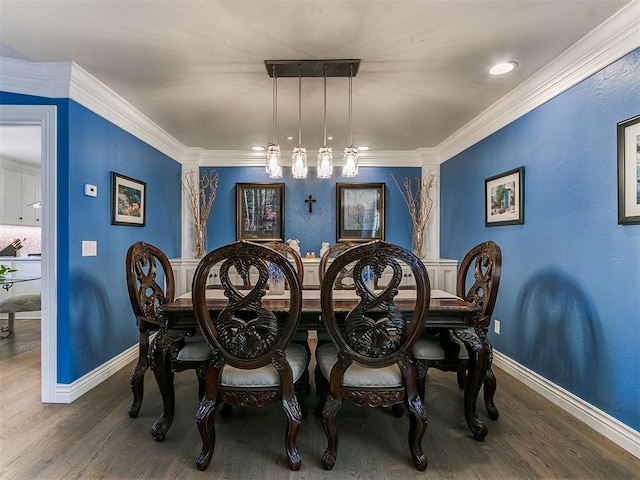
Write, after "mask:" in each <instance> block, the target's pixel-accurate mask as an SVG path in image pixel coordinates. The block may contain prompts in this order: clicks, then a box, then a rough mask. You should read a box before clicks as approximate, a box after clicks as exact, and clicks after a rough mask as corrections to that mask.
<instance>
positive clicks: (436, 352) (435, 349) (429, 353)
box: [411, 334, 469, 360]
mask: <svg viewBox="0 0 640 480" xmlns="http://www.w3.org/2000/svg"><path fill="white" fill-rule="evenodd" d="M451 340H453V341H454V342H455V343H457V344H458V345H459V346H460V352H459V353H458V358H460V359H468V358H469V354H468V353H467V348H466V347H465V346H464V343H462V342H461V341H460V340H458V338H456V336H455V335H453V334H452V335H451ZM411 353H412V355H413V357H414V358H417V359H418V360H444V350H443V348H442V347H441V346H440V339H439V338H438V336H437V335H423V336H422V337H420V338H418V340H416V343H414V344H413V350H412V352H411Z"/></svg>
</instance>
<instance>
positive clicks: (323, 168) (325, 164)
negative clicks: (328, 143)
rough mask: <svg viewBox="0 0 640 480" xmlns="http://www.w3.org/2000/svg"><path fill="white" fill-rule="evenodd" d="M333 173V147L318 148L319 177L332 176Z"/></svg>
mask: <svg viewBox="0 0 640 480" xmlns="http://www.w3.org/2000/svg"><path fill="white" fill-rule="evenodd" d="M332 174H333V155H332V154H331V147H322V148H321V149H320V150H318V178H331V175H332Z"/></svg>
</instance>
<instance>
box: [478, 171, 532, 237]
mask: <svg viewBox="0 0 640 480" xmlns="http://www.w3.org/2000/svg"><path fill="white" fill-rule="evenodd" d="M484 203H485V209H484V224H485V226H486V227H496V226H499V225H520V224H523V223H524V167H519V168H515V169H513V170H509V171H508V172H504V173H500V174H498V175H494V176H493V177H489V178H487V179H485V181H484Z"/></svg>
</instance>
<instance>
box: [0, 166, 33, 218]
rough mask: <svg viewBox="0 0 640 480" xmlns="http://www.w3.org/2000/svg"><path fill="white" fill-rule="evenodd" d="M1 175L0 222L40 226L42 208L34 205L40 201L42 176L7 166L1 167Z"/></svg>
mask: <svg viewBox="0 0 640 480" xmlns="http://www.w3.org/2000/svg"><path fill="white" fill-rule="evenodd" d="M0 176H1V177H2V179H1V181H2V193H1V194H0V202H1V207H2V208H1V213H2V216H1V217H0V223H3V224H5V225H21V226H33V227H39V226H40V209H39V208H33V206H32V205H33V204H34V203H36V202H39V201H40V176H39V175H37V174H35V173H30V172H27V171H21V170H19V169H17V168H13V167H6V166H5V167H2V168H1V169H0Z"/></svg>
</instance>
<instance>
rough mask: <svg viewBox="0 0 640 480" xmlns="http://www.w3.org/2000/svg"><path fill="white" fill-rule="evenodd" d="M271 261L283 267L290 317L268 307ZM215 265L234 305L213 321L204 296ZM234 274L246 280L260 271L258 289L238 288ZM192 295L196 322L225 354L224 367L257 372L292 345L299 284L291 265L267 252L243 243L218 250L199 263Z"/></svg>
mask: <svg viewBox="0 0 640 480" xmlns="http://www.w3.org/2000/svg"><path fill="white" fill-rule="evenodd" d="M267 262H268V263H272V264H275V265H276V266H277V267H278V268H280V270H281V271H282V272H283V274H284V277H285V280H286V281H287V282H288V284H289V290H288V298H289V304H288V307H287V308H288V312H287V313H286V314H284V312H273V311H271V310H270V309H269V308H267V307H266V306H265V305H264V303H263V296H264V295H265V294H266V287H267V282H268V280H269V267H268V263H267ZM214 265H219V266H220V283H221V285H222V288H223V290H224V291H225V296H227V297H228V298H229V301H228V304H227V306H226V307H225V308H224V309H223V310H222V311H221V312H219V313H218V314H217V315H215V317H213V318H212V317H211V313H210V312H209V310H208V308H207V303H206V296H205V292H206V281H207V277H208V274H209V271H210V270H211V268H212V267H213V266H214ZM232 271H235V272H236V274H237V275H240V276H241V277H242V279H245V280H246V279H247V278H248V276H249V275H250V272H251V271H254V272H255V271H257V279H256V281H255V285H253V286H252V287H251V289H250V290H242V289H239V288H237V287H236V286H234V284H233V282H232V280H231V278H230V274H231V272H232ZM192 296H193V306H194V310H195V314H196V318H197V320H198V324H199V325H200V328H201V329H202V332H203V334H204V336H205V337H206V339H207V341H208V342H209V344H210V345H211V346H212V347H213V348H214V350H215V351H218V352H220V354H221V355H222V360H223V361H224V363H227V364H229V365H232V366H234V367H237V368H258V367H261V366H264V365H266V364H268V363H270V362H271V359H272V357H273V356H274V355H275V354H276V352H277V351H282V350H284V348H285V347H286V346H287V345H288V344H289V342H290V340H291V338H292V336H293V334H294V333H295V330H296V328H297V325H298V321H299V319H300V312H301V308H302V293H301V287H300V281H299V280H298V277H297V274H296V271H295V270H294V268H293V266H292V265H291V263H290V262H289V261H288V260H287V259H286V258H285V257H284V256H282V255H281V254H279V253H277V252H275V251H274V250H272V249H270V248H268V247H264V246H262V245H259V244H255V243H251V242H243V241H241V242H236V243H233V244H230V245H226V246H224V247H221V248H218V249H216V250H214V251H212V252H210V253H208V254H207V255H206V256H205V257H204V258H203V259H202V260H201V261H200V263H199V265H198V268H197V269H196V272H195V276H194V281H193V291H192ZM276 313H279V314H276Z"/></svg>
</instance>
